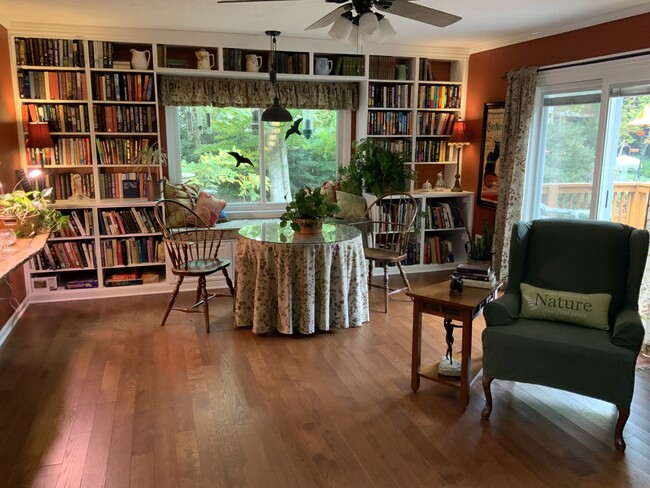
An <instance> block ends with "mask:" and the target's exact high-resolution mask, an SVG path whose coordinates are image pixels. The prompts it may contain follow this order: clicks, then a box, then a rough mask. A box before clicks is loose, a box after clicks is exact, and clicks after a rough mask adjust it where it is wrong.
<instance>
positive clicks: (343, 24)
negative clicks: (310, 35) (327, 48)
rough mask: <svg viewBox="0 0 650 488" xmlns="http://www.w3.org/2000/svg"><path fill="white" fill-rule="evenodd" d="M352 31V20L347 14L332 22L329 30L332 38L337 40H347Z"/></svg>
mask: <svg viewBox="0 0 650 488" xmlns="http://www.w3.org/2000/svg"><path fill="white" fill-rule="evenodd" d="M351 31H352V22H351V21H350V19H349V18H347V17H346V16H345V15H341V16H339V18H338V19H336V20H335V21H334V24H332V28H331V29H330V30H329V32H328V34H329V36H330V37H331V38H332V39H336V40H337V41H345V40H347V38H348V37H349V36H350V32H351Z"/></svg>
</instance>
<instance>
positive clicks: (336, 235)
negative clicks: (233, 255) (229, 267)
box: [239, 220, 361, 245]
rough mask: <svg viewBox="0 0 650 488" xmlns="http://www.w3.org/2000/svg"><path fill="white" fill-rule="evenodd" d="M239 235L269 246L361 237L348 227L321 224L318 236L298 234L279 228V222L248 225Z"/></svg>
mask: <svg viewBox="0 0 650 488" xmlns="http://www.w3.org/2000/svg"><path fill="white" fill-rule="evenodd" d="M239 235H240V236H242V237H245V238H246V239H252V240H254V241H258V242H268V243H271V244H302V245H304V244H331V243H334V242H344V241H349V240H352V239H354V238H356V237H358V236H360V235H361V231H359V229H356V228H354V227H351V226H349V225H343V224H336V225H334V224H323V230H322V232H320V233H319V234H313V235H310V234H300V233H299V232H294V231H293V230H292V229H291V228H290V227H289V226H288V225H287V226H286V227H280V221H277V220H276V221H271V222H263V223H259V224H253V225H248V226H246V227H244V228H242V229H240V230H239Z"/></svg>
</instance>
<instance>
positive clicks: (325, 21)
mask: <svg viewBox="0 0 650 488" xmlns="http://www.w3.org/2000/svg"><path fill="white" fill-rule="evenodd" d="M348 10H352V5H350V4H347V5H341V6H340V7H337V8H335V9H334V10H332V11H331V12H330V13H329V14H327V15H326V16H325V17H321V18H320V19H319V20H317V21H316V22H314V23H313V24H312V25H310V26H309V27H307V28H306V29H305V30H306V31H307V30H314V29H320V28H321V27H325V26H328V25H330V24H333V23H334V22H335V21H336V19H338V18H339V17H340V16H341V14H343V13H345V12H347V11H348Z"/></svg>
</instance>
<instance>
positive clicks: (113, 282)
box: [104, 270, 160, 287]
mask: <svg viewBox="0 0 650 488" xmlns="http://www.w3.org/2000/svg"><path fill="white" fill-rule="evenodd" d="M159 281H160V273H159V272H158V271H152V270H147V271H144V272H143V271H141V270H130V271H129V272H125V271H119V272H114V273H110V274H108V276H107V277H106V278H105V279H104V285H105V286H111V287H112V286H133V285H142V284H147V283H158V282H159Z"/></svg>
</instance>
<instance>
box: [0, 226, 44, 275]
mask: <svg viewBox="0 0 650 488" xmlns="http://www.w3.org/2000/svg"><path fill="white" fill-rule="evenodd" d="M47 238H48V234H39V235H37V236H34V237H22V238H20V239H16V243H15V244H14V245H13V246H10V248H9V249H12V250H13V252H11V253H2V254H0V279H1V278H4V277H5V276H7V275H8V274H9V273H11V272H12V271H13V270H14V269H16V268H17V267H18V266H20V265H21V264H23V263H24V262H25V261H27V260H28V259H29V258H31V257H32V256H33V255H34V254H36V253H37V252H39V251H40V250H41V249H43V246H44V245H45V241H46V240H47Z"/></svg>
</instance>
